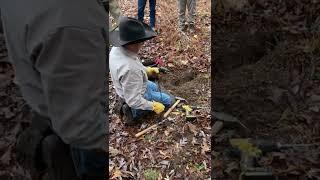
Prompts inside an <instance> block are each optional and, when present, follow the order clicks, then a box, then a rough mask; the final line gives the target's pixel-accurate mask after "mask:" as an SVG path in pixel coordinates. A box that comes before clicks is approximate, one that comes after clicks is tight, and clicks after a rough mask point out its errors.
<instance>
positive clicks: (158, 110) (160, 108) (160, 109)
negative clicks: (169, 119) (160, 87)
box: [152, 101, 164, 114]
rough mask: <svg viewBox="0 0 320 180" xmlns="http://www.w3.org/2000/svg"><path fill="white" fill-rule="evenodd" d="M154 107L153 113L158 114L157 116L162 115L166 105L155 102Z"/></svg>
mask: <svg viewBox="0 0 320 180" xmlns="http://www.w3.org/2000/svg"><path fill="white" fill-rule="evenodd" d="M152 106H153V108H152V111H154V112H156V113H157V114H160V113H162V112H163V111H164V105H163V104H162V103H159V102H156V101H153V104H152Z"/></svg>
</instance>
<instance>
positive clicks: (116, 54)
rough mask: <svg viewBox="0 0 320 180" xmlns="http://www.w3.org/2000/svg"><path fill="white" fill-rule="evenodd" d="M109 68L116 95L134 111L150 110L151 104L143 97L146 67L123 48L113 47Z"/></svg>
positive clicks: (145, 85)
mask: <svg viewBox="0 0 320 180" xmlns="http://www.w3.org/2000/svg"><path fill="white" fill-rule="evenodd" d="M109 68H110V73H111V78H112V82H113V85H114V88H115V90H116V93H117V94H118V95H119V96H120V97H121V98H123V99H124V100H125V101H126V103H127V104H128V106H130V107H131V108H134V109H142V110H152V102H151V101H148V100H146V99H145V98H144V97H143V95H144V93H145V92H146V89H147V81H148V76H147V74H146V67H145V66H143V64H142V63H141V62H140V59H139V58H138V56H137V55H136V54H134V53H132V52H129V51H128V50H126V49H124V48H123V47H113V48H112V49H111V51H110V55H109Z"/></svg>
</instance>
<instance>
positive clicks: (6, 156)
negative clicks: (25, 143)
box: [0, 148, 11, 165]
mask: <svg viewBox="0 0 320 180" xmlns="http://www.w3.org/2000/svg"><path fill="white" fill-rule="evenodd" d="M10 160H11V148H9V149H8V150H7V151H6V152H5V153H4V154H3V155H2V157H1V159H0V162H1V163H2V164H4V165H9V164H10Z"/></svg>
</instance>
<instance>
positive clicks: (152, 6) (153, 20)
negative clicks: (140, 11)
mask: <svg viewBox="0 0 320 180" xmlns="http://www.w3.org/2000/svg"><path fill="white" fill-rule="evenodd" d="M149 8H150V26H151V27H152V28H154V27H155V25H156V0H149Z"/></svg>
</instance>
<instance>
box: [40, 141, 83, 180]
mask: <svg viewBox="0 0 320 180" xmlns="http://www.w3.org/2000/svg"><path fill="white" fill-rule="evenodd" d="M41 147H42V148H41V151H42V152H41V154H42V157H43V160H44V162H45V164H46V165H47V176H46V180H80V178H78V177H77V174H76V172H75V168H74V163H73V160H72V156H71V153H70V147H69V145H67V144H65V143H64V142H63V141H62V140H61V139H60V138H59V137H58V136H56V135H50V136H47V137H46V138H45V139H44V140H43V141H42V146H41Z"/></svg>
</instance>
